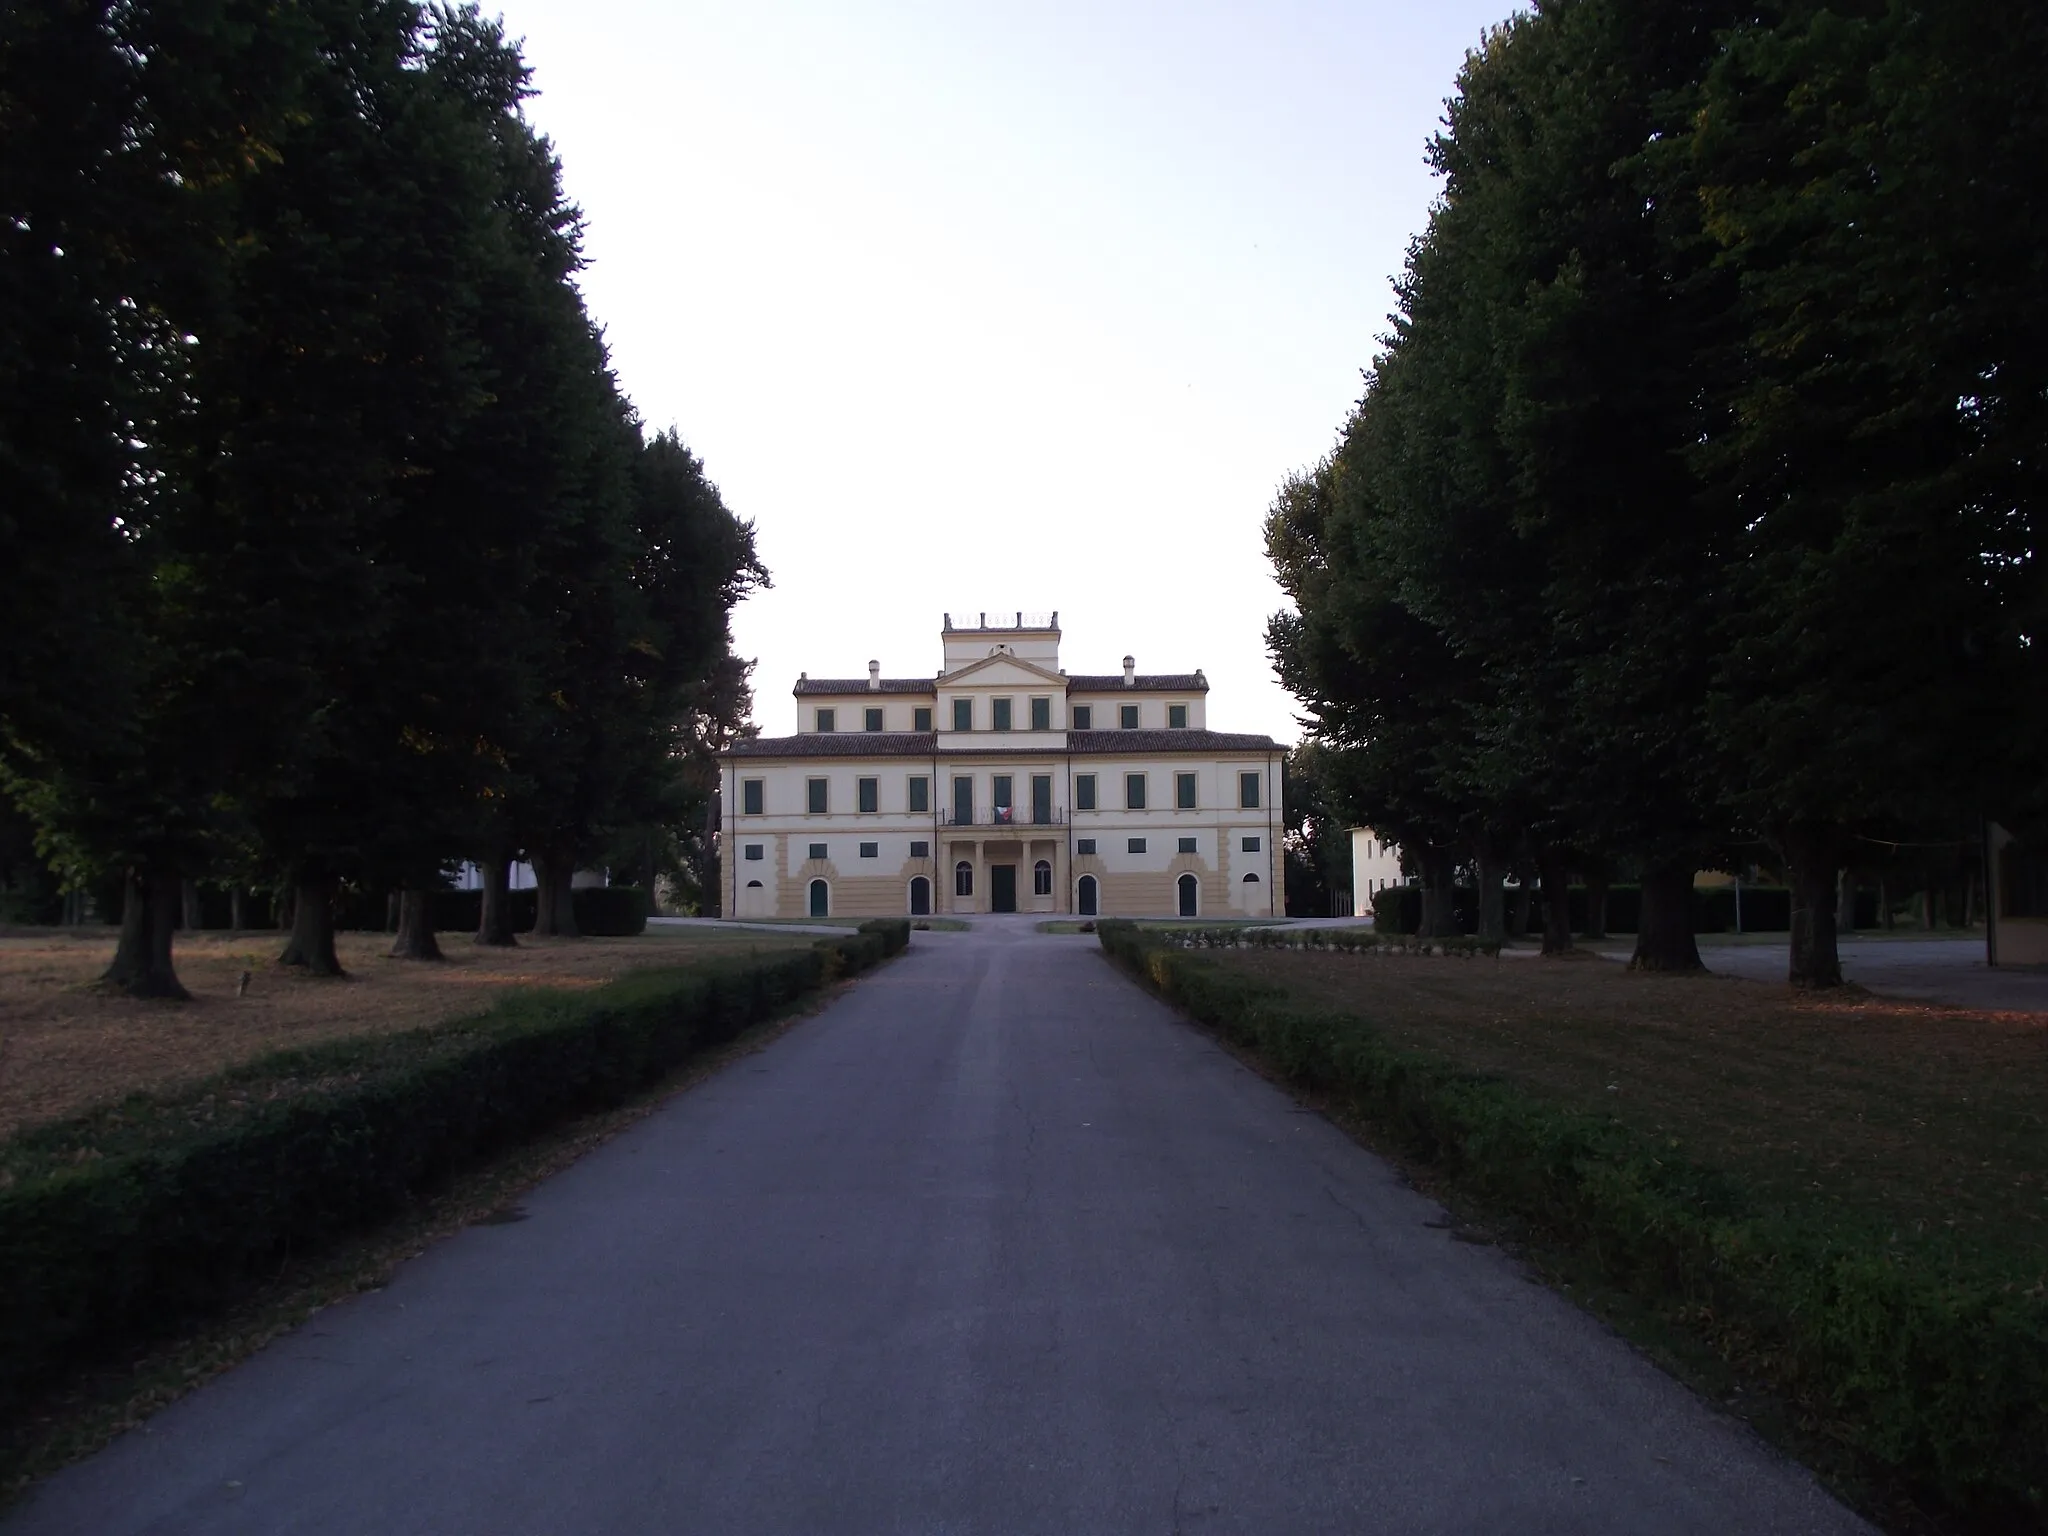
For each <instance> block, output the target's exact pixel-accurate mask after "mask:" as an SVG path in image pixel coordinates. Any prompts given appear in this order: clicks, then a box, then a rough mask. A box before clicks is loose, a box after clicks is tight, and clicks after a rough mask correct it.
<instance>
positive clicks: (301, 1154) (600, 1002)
mask: <svg viewBox="0 0 2048 1536" xmlns="http://www.w3.org/2000/svg"><path fill="white" fill-rule="evenodd" d="M886 952H887V944H886V942H885V939H884V936H883V935H881V934H878V933H861V934H848V935H846V936H845V937H843V938H832V939H824V940H821V941H819V942H818V943H817V944H816V945H814V946H812V947H810V948H808V949H804V950H799V951H795V952H790V953H783V954H774V955H769V956H764V957H757V958H750V959H744V960H739V959H735V960H724V961H713V962H709V963H706V964H703V965H700V966H697V967H694V968H692V969H688V970H656V971H639V972H634V973H632V974H630V975H627V976H625V977H622V978H620V979H619V980H617V981H615V982H613V983H611V984H610V985H608V986H605V987H602V988H599V989H598V990H597V991H595V992H583V993H570V994H563V993H544V992H533V993H521V994H516V995H514V996H512V997H510V998H507V999H505V1000H504V1001H502V1002H500V1003H499V1004H498V1005H497V1006H495V1007H493V1008H492V1009H491V1010H490V1011H489V1012H487V1013H485V1014H482V1015H481V1016H479V1017H476V1018H472V1019H467V1020H460V1021H457V1022H455V1023H452V1024H445V1025H441V1026H437V1027H435V1028H431V1029H422V1030H415V1031H411V1032H409V1033H405V1034H395V1035H385V1036H379V1037H376V1038H373V1039H358V1040H343V1041H336V1042H333V1043H331V1044H328V1045H323V1046H316V1047H313V1048H311V1049H308V1050H302V1051H290V1052H283V1053H280V1054H277V1055H273V1056H268V1057H265V1058H262V1059H261V1060H258V1061H255V1062H251V1063H249V1064H247V1065H244V1066H241V1067H237V1068H234V1069H232V1070H230V1071H227V1072H224V1073H221V1074H219V1075H217V1076H214V1077H211V1078H208V1079H206V1080H204V1081H202V1082H200V1083H197V1084H195V1085H193V1086H191V1087H190V1088H187V1089H184V1090H181V1091H179V1092H177V1093H175V1094H170V1095H163V1096H150V1095H137V1096H134V1097H131V1098H129V1099H127V1100H124V1101H123V1102H121V1103H119V1104H116V1105H113V1106H110V1107H107V1108H104V1109H100V1110H97V1111H94V1112H91V1113H88V1114H85V1115H81V1116H78V1117H76V1118H74V1119H70V1120H65V1121H60V1122H57V1123H54V1124H51V1125H46V1126H40V1127H36V1128H33V1129H31V1130H28V1131H25V1132H23V1133H22V1134H20V1135H18V1136H16V1137H14V1138H13V1139H12V1140H10V1141H8V1142H7V1143H5V1144H4V1145H0V1394H6V1395H18V1394H20V1393H22V1392H24V1391H26V1390H28V1389H30V1388H32V1387H34V1386H35V1385H36V1384H38V1383H40V1382H42V1381H45V1380H48V1379H49V1378H50V1377H51V1376H53V1375H54V1374H55V1373H56V1372H58V1371H61V1370H62V1369H64V1368H66V1367H67V1366H69V1365H71V1364H74V1363H76V1362H77V1361H78V1360H80V1359H81V1358H84V1357H86V1356H90V1355H94V1354H99V1353H102V1352H104V1351H106V1350H108V1349H110V1348H113V1347H116V1346H118V1345H121V1344H125V1343H129V1342H132V1341H136V1340H140V1339H145V1338H148V1337H150V1336H152V1335H157V1334H161V1333H163V1332H165V1331H167V1330H168V1329H170V1328H171V1327H173V1326H174V1325H176V1324H177V1323H178V1322H179V1321H181V1320H182V1319H184V1318H187V1317H189V1316H191V1315H193V1314H195V1313H198V1312H201V1311H204V1310H206V1309H208V1308H211V1307H216V1306H219V1305H221V1304H223V1303H225V1302H227V1301H230V1300H232V1299H233V1298H234V1297H236V1296H237V1295H239V1294H241V1293H243V1292H245V1291H247V1290H248V1289H250V1288H251V1287H252V1286H253V1285H255V1284H256V1283H258V1282H259V1281H260V1280H261V1279H262V1278H263V1277H264V1276H266V1275H271V1274H275V1273H276V1272H277V1268H278V1265H279V1263H280V1261H281V1259H283V1258H285V1257H288V1256H303V1255H306V1254H309V1253H312V1252H314V1251H317V1250H318V1249H319V1248H321V1247H322V1246H324V1245H325V1244H327V1243H329V1242H331V1241H333V1240H334V1239H335V1238H336V1237H338V1236H340V1235H341V1234H343V1233H345V1232H348V1231H350V1230H352V1229H356V1228H359V1227H361V1226H363V1225H365V1224H367V1223H369V1222H373V1221H375V1220H377V1219H379V1218H381V1217H384V1216H387V1215H389V1214H390V1213H391V1212H392V1211H394V1210H396V1209H398V1208H399V1207H400V1206H402V1205H403V1204H405V1202H406V1201H408V1200H409V1199H411V1198H413V1197H414V1196H415V1195H417V1194H419V1193H420V1192H422V1191H423V1190H426V1189H429V1188H431V1187H432V1186H433V1185H434V1184H436V1183H437V1182H439V1181H440V1180H442V1179H444V1178H446V1177H447V1176H448V1175H449V1174H450V1173H452V1172H453V1171H455V1170H456V1169H458V1168H460V1167H462V1166H464V1165H465V1164H468V1163H471V1162H473V1161H475V1160H476V1159H478V1158H480V1157H482V1156H484V1155H486V1154H488V1153H490V1152H492V1151H494V1150H496V1149H499V1148H502V1147H505V1146H509V1145H512V1144H514V1143H516V1142H518V1141H520V1140H522V1139H524V1138H527V1137H531V1136H533V1135H535V1134H536V1133H538V1132H540V1131H542V1130H544V1129H546V1128H547V1127H548V1126H550V1125H553V1124H556V1123H558V1122H560V1121H562V1120H565V1119H567V1118H570V1117H571V1116H575V1115H579V1114H584V1113H587V1112H590V1111H593V1110H597V1109H602V1108H606V1107H608V1106H611V1105H615V1104H618V1103H620V1102H621V1101H622V1100H624V1099H626V1098H627V1097H629V1096H630V1095H631V1094H633V1093H635V1092H636V1091H638V1090H640V1089H642V1088H644V1087H646V1086H648V1085H649V1084H651V1083H653V1082H655V1081H656V1080H657V1079H659V1078H660V1077H661V1076H663V1075H664V1074H665V1073H667V1072H669V1071H671V1070H673V1069H674V1068H675V1067H677V1066H679V1065H681V1064H682V1063H684V1062H686V1061H688V1060H690V1059H691V1058H692V1057H694V1056H697V1055H699V1054H701V1053H703V1052H705V1051H707V1050H711V1049H714V1048H716V1047H717V1046H719V1045H722V1044H724V1043H725V1042H727V1041H729V1040H730V1039H732V1038H733V1037H734V1036H735V1035H737V1034H739V1033H740V1031H741V1030H743V1029H745V1028H746V1027H747V1026H749V1025H750V1024H753V1023H756V1022H758V1021H760V1020H762V1019H765V1018H768V1017H769V1016H771V1015H772V1014H774V1013H776V1012H777V1011H779V1010H780V1009H782V1008H784V1007H786V1006H787V1005H788V1004H790V1003H791V1002H793V1001H795V1000H796V999H797V998H799V997H801V996H802V995H803V994H805V993H806V992H809V991H813V990H815V989H816V988H817V987H818V986H820V985H821V984H822V983H824V982H826V981H828V980H831V979H832V978H834V977H838V976H848V975H854V974H857V973H858V972H860V971H863V970H866V969H868V968H869V967H871V966H873V965H875V964H876V963H877V962H879V961H880V960H881V959H882V958H883V956H884V954H885V953H886Z"/></svg>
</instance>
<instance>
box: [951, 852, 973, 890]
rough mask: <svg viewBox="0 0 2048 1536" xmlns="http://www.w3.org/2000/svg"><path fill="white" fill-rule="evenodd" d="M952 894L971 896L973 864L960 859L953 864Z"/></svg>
mask: <svg viewBox="0 0 2048 1536" xmlns="http://www.w3.org/2000/svg"><path fill="white" fill-rule="evenodd" d="M953 894H954V895H955V896H972V895H973V894H974V866H973V865H972V864H970V863H968V862H967V860H965V859H962V860H961V861H960V862H959V863H958V864H955V865H954V866H953Z"/></svg>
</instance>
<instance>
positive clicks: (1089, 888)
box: [1074, 875, 1095, 917]
mask: <svg viewBox="0 0 2048 1536" xmlns="http://www.w3.org/2000/svg"><path fill="white" fill-rule="evenodd" d="M1074 910H1075V911H1076V912H1078V913H1080V914H1081V915H1082V916H1083V917H1093V916H1094V915H1095V877H1094V876H1093V875H1083V876H1082V877H1081V883H1080V884H1079V885H1078V886H1076V887H1075V901H1074Z"/></svg>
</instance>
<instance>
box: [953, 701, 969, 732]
mask: <svg viewBox="0 0 2048 1536" xmlns="http://www.w3.org/2000/svg"><path fill="white" fill-rule="evenodd" d="M953 729H954V730H956V731H971V730H973V729H974V700H972V699H955V700H954V701H953Z"/></svg>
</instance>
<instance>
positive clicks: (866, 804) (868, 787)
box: [854, 779, 882, 812]
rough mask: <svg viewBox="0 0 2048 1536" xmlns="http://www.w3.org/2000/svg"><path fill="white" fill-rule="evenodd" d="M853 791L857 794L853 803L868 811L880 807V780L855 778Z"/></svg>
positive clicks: (876, 809)
mask: <svg viewBox="0 0 2048 1536" xmlns="http://www.w3.org/2000/svg"><path fill="white" fill-rule="evenodd" d="M854 792H855V794H856V795H857V796H858V798H857V800H856V801H855V805H856V807H857V808H858V809H860V810H863V811H868V812H874V811H878V810H880V809H881V808H882V781H881V780H880V779H856V780H855V781H854Z"/></svg>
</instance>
